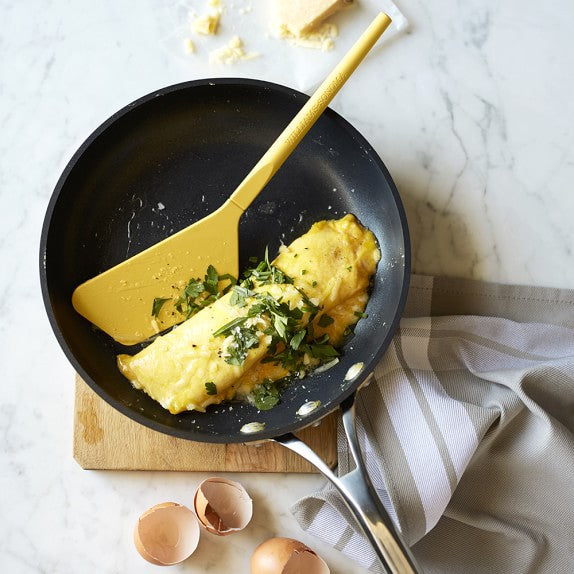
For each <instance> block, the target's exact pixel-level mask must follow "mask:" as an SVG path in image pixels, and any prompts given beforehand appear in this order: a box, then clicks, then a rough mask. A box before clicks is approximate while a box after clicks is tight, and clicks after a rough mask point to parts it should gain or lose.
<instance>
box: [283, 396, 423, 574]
mask: <svg viewBox="0 0 574 574" xmlns="http://www.w3.org/2000/svg"><path fill="white" fill-rule="evenodd" d="M341 412H342V416H343V427H344V429H345V434H346V435H347V440H348V441H349V447H350V450H351V454H352V456H353V459H354V460H355V464H356V468H355V469H354V470H352V471H351V472H349V473H348V474H346V475H345V476H342V477H337V476H336V475H335V474H334V473H333V472H332V471H331V469H330V468H329V467H328V466H327V465H326V464H325V462H324V461H323V459H321V457H319V456H318V455H317V454H316V453H315V451H313V450H312V449H311V448H310V447H309V446H307V444H306V443H304V442H303V441H302V440H300V439H298V438H297V437H296V436H295V435H293V434H291V433H287V434H284V435H281V436H279V437H276V438H275V439H274V440H275V441H276V442H278V443H280V444H282V445H283V446H285V447H287V448H289V449H291V450H292V451H294V452H296V453H297V454H299V455H300V456H302V457H303V458H304V459H306V460H307V461H309V462H310V463H311V464H312V465H313V466H315V467H316V468H317V469H318V470H319V471H320V472H321V473H322V474H323V475H324V476H325V477H326V478H327V479H328V480H329V481H330V482H331V483H332V484H333V486H334V487H335V488H336V489H337V490H338V491H339V493H340V494H341V496H342V498H343V500H344V501H345V504H346V505H347V507H348V508H349V510H350V511H351V512H352V513H353V516H354V517H355V519H356V520H357V522H358V524H359V526H360V527H361V529H362V530H363V532H364V533H365V536H366V537H367V539H368V540H369V542H370V543H371V544H372V546H373V548H374V550H375V552H376V553H377V556H378V558H379V560H380V561H381V563H382V565H383V567H384V568H385V569H386V571H387V572H389V573H390V574H417V573H420V572H421V570H420V569H419V568H418V567H417V566H416V563H415V559H414V557H413V555H412V553H411V551H410V549H409V547H408V546H407V545H406V544H405V542H404V541H403V540H402V538H401V536H400V534H399V533H398V531H397V529H396V528H395V525H394V524H393V522H392V520H391V518H390V516H389V515H388V513H387V511H386V510H385V508H384V506H383V505H382V503H381V501H380V499H379V497H378V496H377V493H376V492H375V488H374V487H373V484H372V482H371V479H370V478H369V475H368V474H367V469H366V467H365V462H364V460H363V456H362V454H361V449H360V447H359V441H358V438H357V432H356V428H355V395H354V394H353V395H351V396H350V397H349V398H348V399H346V400H345V401H343V403H341Z"/></svg>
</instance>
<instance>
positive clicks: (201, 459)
mask: <svg viewBox="0 0 574 574" xmlns="http://www.w3.org/2000/svg"><path fill="white" fill-rule="evenodd" d="M336 426H337V413H333V414H332V415H330V416H328V417H326V418H325V419H323V420H322V421H321V424H320V425H319V426H317V427H314V428H307V429H303V430H302V431H301V432H299V433H298V436H299V437H300V438H302V439H303V440H304V441H305V442H306V443H307V444H308V445H309V446H310V447H311V448H312V449H313V450H315V452H317V454H319V455H320V456H321V457H322V458H323V460H324V461H325V462H326V463H327V464H328V465H329V466H331V467H332V466H334V465H335V464H336V462H337V440H336ZM74 458H75V459H76V461H77V462H78V464H79V465H80V466H81V467H82V468H85V469H93V470H95V469H99V470H104V469H107V470H186V471H207V472H317V471H316V469H315V468H314V467H313V466H311V465H310V464H309V463H308V462H307V461H306V460H304V459H302V458H301V457H300V456H298V455H297V454H295V453H293V452H291V451H290V450H288V449H286V448H285V447H282V446H280V445H278V444H276V443H273V442H265V443H261V444H260V445H258V446H255V445H249V446H248V445H243V444H207V443H201V442H192V441H189V440H184V439H179V438H175V437H171V436H168V435H165V434H163V433H159V432H157V431H154V430H151V429H149V428H147V427H144V426H142V425H140V424H138V423H136V422H134V421H132V420H131V419H129V418H128V417H126V416H124V415H123V414H121V413H119V412H118V411H116V410H115V409H113V408H112V407H111V406H110V405H108V404H107V403H106V402H105V401H104V400H103V399H101V398H100V397H99V396H98V395H97V394H96V393H95V392H94V391H92V389H90V387H89V386H88V385H87V384H86V383H85V382H84V381H83V380H82V379H81V378H80V377H79V376H76V397H75V408H74Z"/></svg>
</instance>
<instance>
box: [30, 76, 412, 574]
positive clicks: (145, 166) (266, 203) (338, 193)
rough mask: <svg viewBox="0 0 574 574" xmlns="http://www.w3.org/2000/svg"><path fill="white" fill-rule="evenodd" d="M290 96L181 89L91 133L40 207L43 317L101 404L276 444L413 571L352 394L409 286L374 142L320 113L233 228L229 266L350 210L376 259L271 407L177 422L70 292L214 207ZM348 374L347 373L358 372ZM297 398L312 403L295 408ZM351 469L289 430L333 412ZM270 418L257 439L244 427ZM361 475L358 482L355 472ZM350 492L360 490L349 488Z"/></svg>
mask: <svg viewBox="0 0 574 574" xmlns="http://www.w3.org/2000/svg"><path fill="white" fill-rule="evenodd" d="M307 98H308V97H307V96H306V95H305V94H302V93H300V92H297V91H295V90H293V89H291V88H288V87H285V86H280V85H277V84H271V83H268V82H262V81H258V80H250V79H235V78H230V79H229V78H218V79H209V80H199V81H192V82H185V83H181V84H177V85H173V86H169V87H166V88H163V89H160V90H158V91H156V92H153V93H151V94H149V95H147V96H144V97H142V98H141V99H139V100H137V101H135V102H133V103H131V104H129V105H128V106H126V107H125V108H123V109H121V110H120V111H118V112H117V113H116V114H114V115H113V116H112V117H111V118H109V119H108V120H107V121H105V122H104V123H103V124H102V125H101V126H100V127H99V128H97V129H96V130H95V132H94V133H93V134H92V135H90V136H89V138H88V139H87V140H86V141H85V142H84V144H83V145H82V146H81V147H80V148H79V150H78V151H77V152H76V153H75V154H74V156H73V157H72V159H71V160H70V162H69V164H68V165H67V166H66V168H65V169H64V172H63V173H62V175H61V177H60V179H59V181H58V182H57V185H56V188H55V190H54V193H53V195H52V198H51V200H50V203H49V205H48V208H47V212H46V217H45V221H44V226H43V229H42V236H41V245H40V276H41V285H42V293H43V297H44V302H45V306H46V310H47V313H48V316H49V319H50V322H51V325H52V328H53V330H54V333H55V335H56V337H57V339H58V341H59V343H60V345H61V347H62V349H63V350H64V352H65V354H66V355H67V357H68V359H69V360H70V362H71V363H72V365H73V366H74V368H75V369H76V370H77V372H78V373H79V374H80V375H81V376H82V378H83V379H84V380H85V381H86V382H87V383H88V385H89V386H90V387H91V388H92V389H93V390H94V391H95V392H96V393H97V394H99V395H100V396H101V397H102V398H103V399H104V400H105V401H107V402H108V403H109V404H110V405H111V406H113V407H114V408H115V409H117V410H118V411H120V412H122V413H123V414H125V415H127V416H128V417H130V418H131V419H133V420H135V421H137V422H138V423H141V424H143V425H145V426H148V427H150V428H152V429H154V430H157V431H160V432H163V433H167V434H169V435H173V436H176V437H180V438H185V439H190V440H194V441H205V442H217V443H236V442H246V441H248V440H263V439H274V440H277V441H278V442H281V443H282V444H284V445H285V446H287V447H288V448H291V449H293V450H295V451H297V452H299V454H301V455H303V456H305V458H307V459H308V460H310V461H311V462H312V463H313V464H315V465H316V466H317V467H318V468H319V470H321V472H323V473H324V474H325V475H326V476H327V477H328V478H329V479H330V480H331V481H334V484H335V486H336V487H337V488H338V489H339V491H340V492H341V494H342V495H343V498H344V499H345V501H346V502H347V504H348V505H349V506H350V508H351V509H352V510H353V512H355V516H356V518H357V520H358V522H359V524H360V525H361V526H362V527H363V529H364V530H365V531H366V534H367V536H368V538H369V539H370V541H371V542H372V543H373V545H374V547H375V550H376V551H377V553H378V555H379V557H380V559H381V561H382V562H383V564H385V565H386V566H387V567H388V568H389V569H390V570H391V571H392V572H414V571H415V566H414V562H413V560H412V557H411V556H410V554H409V551H408V548H407V547H406V546H405V545H404V544H403V542H402V541H401V539H400V537H399V535H398V533H397V532H396V531H395V529H394V527H393V524H392V522H391V521H390V519H389V518H388V516H387V514H386V512H385V511H384V509H383V508H382V506H381V504H380V502H378V498H377V497H376V495H374V496H373V493H374V491H373V489H372V485H371V484H370V481H369V479H368V475H366V472H364V465H363V463H362V459H361V457H360V452H359V449H358V446H357V441H356V436H355V434H354V424H353V416H354V406H353V400H354V395H355V392H356V391H357V389H358V388H359V387H360V386H361V385H363V384H365V383H366V382H367V381H368V379H369V376H370V375H371V374H372V371H373V369H374V367H375V365H376V364H377V362H378V360H379V359H380V358H381V356H382V354H383V353H384V351H385V350H386V348H387V347H388V345H389V343H390V341H391V338H392V336H393V334H394V332H395V329H396V327H397V324H398V321H399V318H400V315H401V312H402V309H403V305H404V301H405V297H406V293H407V289H408V283H409V269H410V251H409V236H408V230H407V223H406V218H405V214H404V211H403V208H402V204H401V201H400V198H399V195H398V193H397V190H396V188H395V186H394V184H393V181H392V179H391V177H390V175H389V173H388V171H387V169H386V168H385V166H384V164H383V162H382V161H381V159H380V158H379V157H378V155H377V154H376V152H375V151H374V150H373V148H372V147H371V146H370V145H369V143H368V142H367V141H366V140H365V139H364V138H363V137H362V136H361V135H360V134H359V133H358V132H357V131H356V130H355V129H354V128H353V127H352V126H351V125H350V124H349V123H348V122H347V121H346V120H344V119H343V118H342V117H341V116H339V115H338V114H337V113H335V112H334V111H333V110H331V109H327V110H326V111H325V113H324V114H323V115H322V116H321V118H320V119H319V120H318V121H317V122H316V124H315V125H314V126H313V127H312V128H311V130H310V132H309V133H308V134H307V136H306V137H305V138H304V139H303V141H302V142H301V143H300V144H299V146H298V147H297V149H296V150H295V151H294V152H293V153H292V154H291V156H290V157H289V158H288V159H287V161H286V162H285V164H284V165H283V166H282V168H281V169H280V170H279V171H278V173H277V174H276V175H275V177H274V178H273V179H272V180H271V181H270V183H268V184H267V186H266V188H265V189H264V190H263V192H261V194H260V195H259V197H258V198H257V199H256V200H255V202H254V203H253V204H252V205H251V207H250V208H249V209H248V210H247V211H246V212H245V214H244V215H243V217H242V219H241V221H240V225H239V245H240V269H241V268H245V267H247V266H248V260H249V257H251V256H258V257H262V255H263V253H264V250H265V247H266V246H268V247H269V253H270V254H275V253H276V252H277V250H278V248H279V246H280V244H281V243H285V244H289V243H290V242H291V241H292V240H293V239H295V238H296V237H298V236H300V235H302V234H303V233H305V232H306V231H307V230H308V229H309V228H310V226H311V224H312V223H314V222H315V221H319V220H321V219H332V218H339V217H342V216H343V215H344V214H346V213H353V214H355V215H356V216H357V218H358V219H359V220H360V221H361V223H362V224H363V225H365V226H366V227H368V228H369V229H371V230H372V231H373V233H374V234H375V236H376V237H377V239H378V242H379V247H380V250H381V256H382V257H381V261H380V263H379V265H378V268H377V272H376V275H375V277H374V281H373V285H372V293H371V297H370V300H369V303H368V306H367V310H366V311H367V313H368V317H367V318H365V319H362V320H361V321H359V323H358V325H357V327H356V329H355V333H354V335H353V337H352V338H351V339H350V340H349V341H348V343H347V344H346V345H345V347H344V349H343V354H342V357H341V360H340V361H339V363H338V364H337V365H335V366H334V367H332V368H331V369H329V370H327V371H325V372H322V373H320V374H315V375H313V376H310V377H308V378H306V379H305V382H304V384H292V385H289V386H288V387H287V389H286V390H285V391H284V393H283V394H282V397H281V402H280V404H279V405H277V406H276V407H275V408H273V409H271V410H269V411H262V412H259V411H257V409H256V408H255V407H254V406H252V405H248V404H244V403H238V402H237V403H234V404H233V405H232V406H233V409H231V408H228V406H229V405H219V406H217V407H210V408H209V409H208V411H207V412H206V413H197V412H191V413H181V414H178V415H172V414H170V413H169V412H168V411H166V410H165V409H163V408H162V407H161V406H160V405H159V404H158V403H156V402H155V401H153V400H152V399H150V398H149V397H148V396H147V395H145V394H144V393H143V392H142V391H138V390H136V389H134V388H133V387H132V385H131V384H130V383H129V381H127V380H126V379H125V378H124V377H123V376H122V375H121V374H120V372H119V371H118V369H117V366H116V355H117V354H118V353H120V352H124V353H125V352H127V353H130V354H133V353H135V352H137V351H138V350H140V348H141V346H139V345H138V346H133V347H125V346H122V345H120V344H118V343H116V342H115V341H113V340H112V339H111V338H110V337H109V336H107V335H106V334H104V333H103V332H101V331H98V330H97V329H96V328H94V327H93V326H92V325H91V324H90V323H89V322H87V321H86V320H85V319H84V318H83V317H81V316H80V315H78V314H77V313H76V312H75V311H74V309H73V307H72V304H71V296H72V292H73V290H74V288H75V287H76V286H77V285H79V284H80V283H82V282H84V281H86V280H87V279H88V278H90V277H93V276H94V275H96V274H98V273H100V272H102V271H104V270H106V269H107V268H109V267H112V266H113V265H116V264H117V263H119V262H121V261H123V260H124V259H125V258H127V257H129V256H131V255H134V254H136V253H138V252H139V251H141V250H143V249H145V248H147V247H149V246H150V245H153V244H154V243H156V242H158V241H160V240H162V239H164V238H165V237H167V236H169V235H170V234H172V233H175V232H176V231H179V230H180V229H182V228H184V227H186V226H188V225H190V224H191V223H193V222H194V221H197V220H198V219H201V218H202V217H204V216H205V215H207V214H209V213H211V212H212V211H214V210H215V209H217V208H218V207H219V206H220V205H221V204H222V203H223V202H224V201H225V199H226V198H227V197H228V195H229V194H230V193H231V191H233V190H234V189H235V188H236V186H237V185H238V184H239V183H240V181H241V180H242V178H243V177H244V175H245V174H246V173H247V172H248V171H249V170H250V169H251V167H252V166H253V165H254V164H255V163H256V162H257V160H258V159H259V158H260V157H261V156H262V155H263V153H264V152H265V151H266V149H267V148H268V147H269V146H270V145H271V144H272V143H273V141H274V140H275V138H276V137H277V136H278V135H279V133H280V132H281V131H282V129H283V128H284V127H285V125H287V123H288V122H289V121H290V120H291V119H292V118H293V116H294V115H295V114H296V113H297V111H298V110H299V109H300V108H301V107H302V106H303V104H304V103H305V101H306V100H307ZM359 362H362V363H364V369H363V370H362V372H361V373H360V374H359V376H357V377H356V378H355V379H353V380H351V381H345V374H346V373H347V371H348V369H349V367H350V366H352V365H354V364H355V363H359ZM307 401H320V406H319V407H318V408H316V409H315V410H314V411H312V412H311V413H310V414H309V415H308V416H306V417H304V418H303V417H300V416H298V415H297V414H296V412H297V410H298V409H299V407H301V405H302V404H303V403H305V402H307ZM340 405H341V406H342V410H343V422H344V426H345V428H346V429H347V430H348V432H349V433H350V434H349V441H350V445H351V451H352V453H353V454H354V455H355V456H356V460H357V471H353V473H351V474H350V475H347V476H346V477H344V478H342V479H340V478H336V477H335V476H334V475H333V473H332V472H331V471H330V469H328V468H327V466H326V465H325V464H324V463H323V461H322V460H321V459H320V458H319V457H317V455H315V454H314V453H312V451H310V449H308V447H306V445H304V443H301V442H300V441H299V439H297V438H296V437H295V435H293V434H292V433H293V432H294V431H297V430H298V429H301V428H302V427H303V426H306V425H308V424H313V423H315V422H316V421H318V420H319V419H321V418H322V417H324V416H326V415H327V414H328V413H330V412H332V411H333V410H334V409H335V408H337V407H338V406H340ZM249 422H261V423H265V427H264V429H263V430H262V431H261V432H259V433H257V434H256V435H245V434H244V433H242V432H241V431H240V429H241V427H242V426H243V425H244V424H245V423H249ZM361 474H362V475H363V478H364V479H366V482H362V481H361V480H359V481H357V478H361V477H360V476H358V475H361ZM359 483H361V484H362V486H361V484H359Z"/></svg>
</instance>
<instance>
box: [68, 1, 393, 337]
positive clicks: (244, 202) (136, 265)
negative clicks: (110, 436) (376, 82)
mask: <svg viewBox="0 0 574 574" xmlns="http://www.w3.org/2000/svg"><path fill="white" fill-rule="evenodd" d="M390 23H391V19H390V18H389V17H388V16H387V15H386V14H384V13H382V12H381V13H380V14H379V15H378V16H377V17H376V18H375V19H374V20H373V22H372V23H371V24H370V25H369V27H368V28H367V29H366V30H365V32H364V33H363V34H362V35H361V37H360V38H359V40H358V41H357V42H356V43H355V44H354V46H353V47H352V48H351V49H350V50H349V52H348V53H347V54H346V55H345V56H344V57H343V59H342V60H341V62H339V64H338V65H337V66H336V68H335V69H334V70H333V71H332V72H331V73H330V74H329V76H328V77H327V78H326V79H325V81H324V82H323V83H322V84H321V86H320V87H319V88H318V89H317V91H316V92H315V93H314V94H313V95H312V96H311V98H310V99H309V100H308V101H307V103H306V104H305V105H304V106H303V108H301V110H300V111H299V113H298V114H297V115H296V116H295V117H294V118H293V120H292V121H291V122H290V123H289V125H288V126H287V127H286V128H285V130H284V131H283V132H282V133H281V135H280V136H279V137H278V138H277V140H276V141H275V142H274V143H273V145H272V146H271V147H270V148H269V150H267V152H266V153H265V154H264V155H263V157H262V158H261V159H260V160H259V162H257V164H256V165H255V167H254V168H253V169H252V170H251V172H249V174H248V175H247V177H246V178H245V179H244V180H243V181H242V182H241V184H240V185H239V187H238V188H237V189H236V190H235V191H234V192H233V193H232V194H231V196H230V197H229V199H228V200H227V201H226V202H225V203H224V204H223V205H222V206H221V207H220V208H219V209H218V210H217V211H214V212H213V213H212V214H210V215H208V216H207V217H205V218H204V219H202V220H200V221H198V222H197V223H194V224H193V225H191V226H189V227H187V228H186V229H183V230H182V231H179V232H178V233H175V234H174V235H172V236H171V237H168V238H167V239H164V240H163V241H160V242H159V243H157V244H156V245H153V246H152V247H149V248H148V249H146V250H145V251H142V252H141V253H139V254H137V255H135V256H134V257H131V258H130V259H127V260H126V261H124V262H123V263H120V264H119V265H116V266H115V267H112V268H111V269H109V270H107V271H104V272H103V273H101V274H100V275H98V276H97V277H94V278H92V279H90V280H88V281H86V282H85V283H82V284H81V285H80V286H79V287H77V288H76V290H75V291H74V293H73V295H72V304H73V305H74V308H75V309H76V311H77V312H78V313H80V314H81V315H83V316H84V317H85V318H86V319H88V320H89V321H91V322H92V323H93V324H94V325H96V326H97V327H99V328H100V329H102V330H103V331H105V332H106V333H108V334H109V335H111V336H112V337H113V338H114V339H115V340H116V341H118V342H119V343H123V344H124V345H133V344H135V343H140V342H142V341H144V340H145V339H147V338H149V337H151V336H152V335H155V334H156V333H158V332H160V331H163V330H165V329H167V328H168V327H171V326H172V325H175V324H176V323H179V322H181V321H183V319H184V317H183V315H181V314H180V313H178V312H177V311H176V312H174V311H173V302H172V301H167V302H166V303H165V304H164V305H163V307H162V308H161V310H160V312H159V314H158V315H157V317H155V316H154V315H153V314H152V308H153V304H154V300H155V299H156V298H172V299H173V298H174V297H175V296H176V295H177V294H176V293H175V292H174V288H175V290H177V289H182V288H183V287H184V286H185V285H186V284H187V282H188V281H189V280H190V279H192V278H196V277H203V275H204V274H205V272H206V270H207V267H208V266H209V265H210V264H211V265H213V266H214V267H215V268H216V269H217V270H218V272H219V273H230V274H232V275H234V276H237V272H238V259H239V248H238V239H237V237H238V226H239V218H240V217H241V214H242V213H243V212H244V211H245V210H246V209H247V208H248V207H249V205H250V204H251V202H252V201H253V200H254V199H255V198H256V197H257V195H258V194H259V192H260V191H261V190H262V189H263V187H264V186H265V184H266V183H267V182H268V181H269V180H270V179H271V178H272V177H273V175H274V174H275V172H276V171H277V170H278V169H279V167H281V165H282V164H283V162H284V161H285V160H286V159H287V157H289V154H291V152H292V151H293V150H294V149H295V147H296V146H297V144H298V143H299V142H300V141H301V139H302V138H303V136H304V135H305V134H306V133H307V132H308V131H309V129H310V128H311V126H312V125H313V124H314V123H315V121H316V120H317V119H318V118H319V116H320V115H321V114H322V113H323V111H324V110H325V108H326V107H327V106H328V105H329V102H330V101H331V100H332V99H333V97H334V96H335V94H336V93H337V92H338V91H339V89H340V88H341V86H342V85H343V84H344V83H345V82H346V81H347V79H348V78H349V76H350V75H351V74H352V73H353V72H354V71H355V69H356V68H357V66H358V65H359V64H360V63H361V61H362V60H363V58H364V57H365V56H366V55H367V53H368V52H369V50H370V49H371V48H372V47H373V46H374V45H375V43H376V41H377V40H378V39H379V37H380V36H381V34H382V33H383V32H384V31H385V30H386V29H387V27H388V26H389V24H390Z"/></svg>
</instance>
